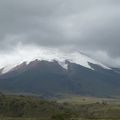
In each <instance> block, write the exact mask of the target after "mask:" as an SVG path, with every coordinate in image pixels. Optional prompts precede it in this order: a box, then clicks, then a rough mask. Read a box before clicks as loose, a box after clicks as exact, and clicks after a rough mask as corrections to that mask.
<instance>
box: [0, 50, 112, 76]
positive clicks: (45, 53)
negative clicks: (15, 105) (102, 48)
mask: <svg viewBox="0 0 120 120" xmlns="http://www.w3.org/2000/svg"><path fill="white" fill-rule="evenodd" d="M3 57H5V59H4V60H2V61H0V68H1V73H2V74H4V73H7V72H8V71H10V70H12V69H16V68H18V67H16V66H19V65H20V64H22V63H24V64H23V65H25V64H29V63H30V62H31V61H34V60H36V59H37V60H39V61H41V60H46V61H53V60H56V61H57V62H58V63H59V65H61V66H62V67H63V68H64V69H67V68H68V64H67V63H66V60H67V61H69V62H71V63H75V64H79V65H81V66H83V67H86V68H89V69H92V70H94V68H92V67H91V66H90V64H89V63H92V64H96V65H99V66H101V67H102V68H104V69H110V68H109V67H107V66H105V65H103V64H101V63H100V62H98V61H96V60H94V59H92V58H90V57H88V56H86V55H84V54H82V53H80V52H74V53H63V52H61V51H58V50H53V49H49V50H46V49H37V50H36V49H35V50H34V49H33V50H29V49H27V50H24V51H21V52H16V54H15V53H14V54H11V55H8V56H7V55H6V56H5V55H4V56H3Z"/></svg>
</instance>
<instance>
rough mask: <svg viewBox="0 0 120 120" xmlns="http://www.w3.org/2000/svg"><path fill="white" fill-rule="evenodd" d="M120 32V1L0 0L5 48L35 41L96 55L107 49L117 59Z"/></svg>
mask: <svg viewBox="0 0 120 120" xmlns="http://www.w3.org/2000/svg"><path fill="white" fill-rule="evenodd" d="M119 31H120V1H119V0H97V1H96V0H84V1H83V0H44V1H43V0H20V1H16V0H0V49H1V51H6V50H8V49H11V50H13V49H14V47H15V46H16V45H17V44H18V43H22V44H26V45H28V44H34V45H37V46H38V45H39V46H45V47H57V48H59V47H60V48H61V47H63V48H65V49H67V48H70V49H72V50H73V51H74V50H78V51H86V53H87V54H89V55H90V56H92V57H95V58H96V56H97V55H92V54H97V52H94V51H104V52H105V53H106V54H107V55H108V57H110V58H111V59H112V60H113V61H114V59H119V58H120V48H119V46H120V33H119ZM100 55H101V54H100ZM102 57H104V55H103V56H102V55H101V59H100V61H102ZM104 60H105V62H104V61H103V62H104V63H106V59H104ZM113 63H114V62H112V64H113ZM117 63H118V62H117ZM115 64H116V63H115ZM113 65H114V64H113ZM117 65H118V64H117Z"/></svg>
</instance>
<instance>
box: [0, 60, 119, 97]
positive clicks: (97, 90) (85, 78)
mask: <svg viewBox="0 0 120 120" xmlns="http://www.w3.org/2000/svg"><path fill="white" fill-rule="evenodd" d="M63 63H64V64H63ZM63 63H61V62H60V61H56V60H53V61H46V60H34V61H31V62H30V63H28V64H27V63H26V62H24V63H22V64H20V65H17V66H16V67H14V68H12V69H11V70H10V71H8V72H7V73H4V74H2V75H1V76H0V90H3V91H10V92H22V93H34V94H40V95H43V96H55V95H59V94H79V95H92V96H120V94H119V93H120V89H119V86H120V74H119V73H118V72H116V71H114V69H113V70H112V69H108V68H107V67H103V66H102V65H101V64H95V63H91V62H89V61H88V65H89V67H90V68H88V67H86V66H83V65H80V64H76V63H73V62H71V61H69V60H66V61H64V62H63ZM61 64H62V65H61ZM63 65H66V66H67V68H64V67H63Z"/></svg>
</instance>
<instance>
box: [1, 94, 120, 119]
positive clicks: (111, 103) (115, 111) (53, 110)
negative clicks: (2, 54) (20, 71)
mask: <svg viewBox="0 0 120 120" xmlns="http://www.w3.org/2000/svg"><path fill="white" fill-rule="evenodd" d="M56 100H57V101H49V100H45V99H41V98H38V97H31V96H20V95H19V96H15V95H3V94H1V95H0V120H120V100H119V99H113V98H109V99H108V98H96V97H82V96H68V95H66V97H64V98H60V99H56Z"/></svg>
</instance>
